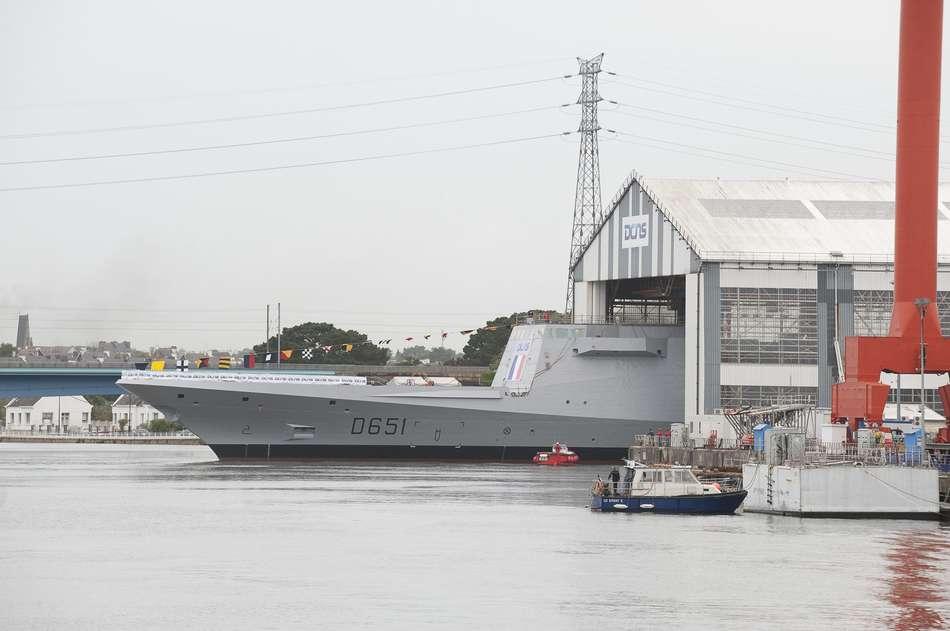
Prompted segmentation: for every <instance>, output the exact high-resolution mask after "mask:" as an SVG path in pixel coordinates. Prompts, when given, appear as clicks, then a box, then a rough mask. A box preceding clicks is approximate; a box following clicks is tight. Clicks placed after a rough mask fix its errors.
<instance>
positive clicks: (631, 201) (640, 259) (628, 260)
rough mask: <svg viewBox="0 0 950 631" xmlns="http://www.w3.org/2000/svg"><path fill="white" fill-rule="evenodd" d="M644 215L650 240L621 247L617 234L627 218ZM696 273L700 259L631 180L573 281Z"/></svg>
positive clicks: (577, 268)
mask: <svg viewBox="0 0 950 631" xmlns="http://www.w3.org/2000/svg"><path fill="white" fill-rule="evenodd" d="M644 215H645V216H647V217H648V218H649V219H648V221H649V223H648V225H649V241H648V243H647V244H646V245H643V246H641V247H636V248H624V247H622V244H621V239H620V233H621V228H622V225H623V219H624V218H626V217H639V216H644ZM698 270H699V258H698V257H697V256H696V255H695V253H694V252H693V250H692V249H691V248H690V247H689V245H687V243H686V241H685V240H683V238H682V237H681V236H680V235H679V233H677V231H676V229H675V228H674V227H673V225H672V224H671V223H670V222H669V221H667V219H666V217H665V216H664V215H663V212H662V211H660V210H659V209H658V208H657V206H656V203H655V202H654V200H652V199H651V198H650V196H649V195H648V194H647V193H646V192H644V191H643V189H642V188H641V187H640V184H639V183H638V182H637V181H636V180H634V181H633V182H631V184H630V186H629V187H628V188H627V190H626V191H625V192H624V194H623V195H622V196H621V197H620V200H619V201H618V202H617V203H616V204H615V205H614V207H613V208H611V209H610V212H609V213H608V215H607V219H606V220H605V221H604V225H603V226H602V227H601V229H600V231H599V232H598V233H597V235H596V236H595V237H594V239H593V241H591V244H590V246H588V248H587V250H586V251H585V253H584V255H583V256H582V257H581V260H580V261H579V262H578V264H577V266H576V267H575V269H574V279H575V281H587V282H592V281H605V280H617V279H622V278H645V277H651V276H674V275H679V274H688V273H691V272H696V271H698Z"/></svg>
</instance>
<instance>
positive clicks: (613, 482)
mask: <svg viewBox="0 0 950 631" xmlns="http://www.w3.org/2000/svg"><path fill="white" fill-rule="evenodd" d="M607 479H608V480H610V493H611V495H616V494H617V483H618V482H620V472H619V471H617V467H614V468H613V469H611V470H610V475H608V476H607Z"/></svg>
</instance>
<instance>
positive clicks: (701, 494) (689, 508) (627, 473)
mask: <svg viewBox="0 0 950 631" xmlns="http://www.w3.org/2000/svg"><path fill="white" fill-rule="evenodd" d="M624 463H625V464H624V467H623V470H624V475H623V476H622V477H621V476H620V472H619V471H617V470H616V469H614V470H613V471H611V474H610V475H609V476H608V479H607V481H606V482H605V481H603V480H601V479H600V477H599V476H598V478H597V480H596V481H595V482H594V486H593V487H592V488H591V498H590V509H591V510H593V511H601V512H605V513H685V514H691V515H730V514H732V513H734V512H736V510H738V508H739V506H741V505H742V502H743V501H744V500H745V497H746V491H744V490H742V489H738V490H724V489H723V488H722V487H721V486H720V485H719V484H718V483H715V482H714V483H703V482H700V481H699V480H698V479H696V476H695V475H694V474H693V472H692V470H691V469H690V467H688V466H679V465H671V466H661V465H653V466H647V465H644V464H641V463H639V462H636V461H634V460H625V461H624Z"/></svg>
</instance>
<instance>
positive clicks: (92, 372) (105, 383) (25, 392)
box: [0, 368, 124, 398]
mask: <svg viewBox="0 0 950 631" xmlns="http://www.w3.org/2000/svg"><path fill="white" fill-rule="evenodd" d="M121 376H122V368H0V397H2V398H12V397H29V396H33V397H44V396H67V395H73V394H122V393H123V392H124V390H122V389H121V388H120V387H119V386H117V385H116V384H115V382H116V381H118V379H119V377H121Z"/></svg>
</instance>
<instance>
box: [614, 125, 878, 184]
mask: <svg viewBox="0 0 950 631" xmlns="http://www.w3.org/2000/svg"><path fill="white" fill-rule="evenodd" d="M605 131H608V132H610V133H614V134H618V135H621V136H625V137H629V138H637V139H638V140H645V141H648V142H657V143H661V144H664V145H672V146H674V147H680V148H684V149H695V150H699V151H705V152H708V153H713V154H718V155H720V156H727V157H734V158H740V159H744V160H754V161H756V162H761V163H766V164H772V165H775V166H780V167H789V168H792V169H802V170H805V171H810V172H811V174H812V175H814V174H815V173H821V174H829V175H837V176H842V177H846V178H850V179H860V180H873V181H878V180H879V178H869V177H867V176H862V175H855V174H854V173H846V172H843V171H835V170H831V169H821V168H818V167H810V166H807V165H802V164H794V163H791V162H782V161H779V160H769V159H767V158H760V157H758V156H750V155H745V154H741V153H733V152H730V151H720V150H719V149H712V148H710V147H702V146H698V145H690V144H686V143H680V142H673V141H671V140H664V139H662V138H653V137H650V136H641V135H639V134H631V133H627V132H622V131H616V130H613V129H607V130H605ZM628 144H634V145H636V144H639V143H628ZM702 157H706V158H709V157H713V156H702Z"/></svg>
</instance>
